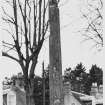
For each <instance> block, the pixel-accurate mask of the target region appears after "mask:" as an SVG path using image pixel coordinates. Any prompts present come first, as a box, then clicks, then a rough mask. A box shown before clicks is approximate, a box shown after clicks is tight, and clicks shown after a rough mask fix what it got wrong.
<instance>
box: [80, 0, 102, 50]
mask: <svg viewBox="0 0 105 105" xmlns="http://www.w3.org/2000/svg"><path fill="white" fill-rule="evenodd" d="M86 1H87V11H85V12H84V10H82V11H83V12H82V15H83V17H84V18H85V19H86V21H87V25H86V28H85V29H84V30H82V31H83V33H82V35H83V36H84V37H85V39H84V41H86V40H92V41H93V42H94V45H93V47H96V48H97V49H98V50H100V49H102V47H103V27H102V26H103V25H102V21H103V16H102V9H103V1H102V0H86Z"/></svg>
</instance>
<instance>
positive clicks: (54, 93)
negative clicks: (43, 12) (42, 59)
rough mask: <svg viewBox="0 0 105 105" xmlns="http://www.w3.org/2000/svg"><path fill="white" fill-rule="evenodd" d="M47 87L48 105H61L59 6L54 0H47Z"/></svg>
mask: <svg viewBox="0 0 105 105" xmlns="http://www.w3.org/2000/svg"><path fill="white" fill-rule="evenodd" d="M49 22H50V37H49V62H50V65H49V69H50V70H49V87H50V105H63V104H64V102H63V83H62V62H61V42H60V20H59V8H58V6H57V1H56V0H49Z"/></svg>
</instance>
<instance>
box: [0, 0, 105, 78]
mask: <svg viewBox="0 0 105 105" xmlns="http://www.w3.org/2000/svg"><path fill="white" fill-rule="evenodd" d="M62 1H63V0H61V3H60V7H59V8H60V25H61V26H60V27H61V49H62V68H63V69H62V71H63V72H64V70H65V69H66V68H68V67H71V68H74V67H75V66H76V64H78V63H80V62H82V63H83V64H84V65H85V67H86V68H87V70H89V69H90V67H91V65H92V64H97V65H98V66H100V67H102V68H105V63H104V59H103V58H105V53H104V51H103V50H102V51H100V52H97V50H96V49H92V48H91V47H92V43H91V42H84V43H81V42H82V40H83V38H82V37H81V35H80V33H78V31H79V30H80V29H81V27H82V26H83V25H84V24H85V21H84V22H83V19H82V17H81V13H80V7H81V6H82V1H83V0H65V1H63V3H62ZM1 33H2V31H1ZM0 36H1V35H0ZM0 39H1V38H0ZM43 61H44V62H45V66H47V64H48V62H49V60H48V39H47V40H46V41H45V43H44V46H43V48H42V50H41V54H40V56H39V60H38V64H37V68H36V74H38V75H41V68H42V62H43ZM0 62H1V64H0V70H1V71H0V74H1V77H5V76H12V75H13V74H17V73H18V72H21V68H20V66H19V65H18V64H17V63H16V62H14V61H13V60H10V59H7V58H5V57H3V58H2V59H0Z"/></svg>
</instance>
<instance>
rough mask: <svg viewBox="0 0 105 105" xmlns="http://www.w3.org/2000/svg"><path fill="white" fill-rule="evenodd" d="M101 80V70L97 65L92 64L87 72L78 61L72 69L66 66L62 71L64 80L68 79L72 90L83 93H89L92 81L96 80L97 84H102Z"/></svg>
mask: <svg viewBox="0 0 105 105" xmlns="http://www.w3.org/2000/svg"><path fill="white" fill-rule="evenodd" d="M102 80H103V72H102V69H101V68H99V67H97V65H92V67H91V69H90V72H89V73H87V72H86V69H85V67H84V66H83V64H82V63H79V64H77V65H76V67H75V68H74V70H72V69H71V68H68V69H66V70H65V73H64V82H67V81H69V82H70V83H71V89H72V90H73V91H77V92H81V93H85V94H90V91H91V86H92V83H93V82H97V85H98V86H99V85H100V84H103V83H102Z"/></svg>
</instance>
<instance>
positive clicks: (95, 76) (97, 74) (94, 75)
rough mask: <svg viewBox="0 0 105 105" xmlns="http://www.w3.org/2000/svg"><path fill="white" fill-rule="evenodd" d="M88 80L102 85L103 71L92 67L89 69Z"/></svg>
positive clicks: (94, 66) (95, 66)
mask: <svg viewBox="0 0 105 105" xmlns="http://www.w3.org/2000/svg"><path fill="white" fill-rule="evenodd" d="M90 78H91V81H92V82H94V83H95V82H96V83H97V85H98V86H99V85H101V84H103V71H102V69H101V68H100V67H98V66H97V65H92V67H91V69H90Z"/></svg>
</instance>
